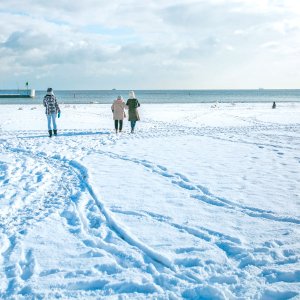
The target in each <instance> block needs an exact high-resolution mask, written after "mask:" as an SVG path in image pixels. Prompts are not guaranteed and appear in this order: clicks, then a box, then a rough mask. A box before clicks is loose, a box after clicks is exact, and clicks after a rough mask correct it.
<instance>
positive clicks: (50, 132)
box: [47, 115, 52, 137]
mask: <svg viewBox="0 0 300 300" xmlns="http://www.w3.org/2000/svg"><path fill="white" fill-rule="evenodd" d="M47 123H48V132H49V137H51V136H52V129H51V115H47Z"/></svg>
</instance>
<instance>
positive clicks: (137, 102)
mask: <svg viewBox="0 0 300 300" xmlns="http://www.w3.org/2000/svg"><path fill="white" fill-rule="evenodd" d="M140 106H141V105H140V103H139V101H138V100H137V99H136V107H140Z"/></svg>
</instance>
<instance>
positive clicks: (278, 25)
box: [0, 0, 300, 89]
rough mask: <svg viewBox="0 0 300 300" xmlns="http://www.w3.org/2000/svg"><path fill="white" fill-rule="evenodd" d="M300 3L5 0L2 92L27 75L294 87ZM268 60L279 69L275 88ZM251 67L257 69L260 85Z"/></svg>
mask: <svg viewBox="0 0 300 300" xmlns="http://www.w3.org/2000/svg"><path fill="white" fill-rule="evenodd" d="M5 2H6V3H5ZM298 3H299V2H298V1H294V0H286V1H284V2H283V1H277V0H251V1H250V0H226V1H225V0H211V1H204V0H198V1H197V0H186V1H183V0H181V1H179V0H173V1H171V0H160V1H159V0H152V1H149V2H148V3H146V4H145V3H144V2H141V1H138V0H125V1H120V0H119V1H110V2H108V1H99V0H86V1H84V2H80V1H73V2H72V1H68V0H60V1H58V0H53V1H38V0H28V1H26V2H25V1H21V0H10V1H2V2H1V3H0V26H1V33H0V54H1V57H0V63H1V65H2V67H1V70H0V83H2V85H3V86H2V88H3V87H5V86H4V85H5V84H7V85H9V84H11V83H13V82H15V81H16V80H22V77H24V76H26V79H27V80H29V79H30V80H31V82H33V81H34V82H35V86H36V88H39V87H44V86H45V85H46V86H47V85H48V84H46V83H47V80H49V81H51V84H52V85H53V86H56V85H58V87H59V88H64V87H66V86H68V88H93V89H95V88H101V89H102V88H111V86H118V87H123V88H130V87H131V86H134V87H135V88H179V87H181V88H185V87H190V88H208V87H210V88H213V87H214V88H224V87H227V88H239V87H249V88H251V87H253V88H256V87H257V86H267V84H268V85H270V87H273V88H276V87H277V88H284V87H294V86H295V84H297V82H299V78H297V77H295V76H294V77H293V78H291V74H299V73H298V72H296V67H298V68H299V60H300V58H299V55H297V54H299V49H300V45H299V42H297V41H298V40H299V41H300V21H299V19H300V18H299V17H300V7H299V4H298ZM281 53H284V54H285V55H287V54H289V55H290V56H291V57H285V56H282V57H280V54H281ZM278 60H280V63H279V62H278ZM291 63H292V64H291ZM266 64H269V66H270V67H274V68H275V69H276V71H277V72H278V77H274V76H272V78H273V81H272V82H270V79H269V77H270V74H269V72H267V71H266V70H265V69H266ZM287 64H291V65H290V66H289V71H288V68H287V67H286V65H287ZM262 65H263V66H264V68H262V67H261V66H262ZM249 69H251V70H252V71H251V72H254V70H258V71H259V74H258V75H257V76H255V78H254V77H253V80H249ZM291 69H295V72H293V71H292V70H291ZM61 74H63V75H61ZM233 74H238V76H236V77H234V80H230V78H232V77H233ZM287 76H289V79H290V80H289V81H288V80H286V77H287ZM55 78H57V80H56V79H55ZM283 79H284V80H283ZM283 82H284V83H285V86H282V83H283ZM0 88H1V86H0Z"/></svg>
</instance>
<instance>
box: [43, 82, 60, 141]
mask: <svg viewBox="0 0 300 300" xmlns="http://www.w3.org/2000/svg"><path fill="white" fill-rule="evenodd" d="M43 105H44V106H45V107H46V116H47V120H48V132H49V137H52V125H53V134H54V135H57V125H56V114H57V113H59V114H60V108H59V106H58V103H57V100H56V97H55V96H54V93H53V89H52V88H48V89H47V94H46V96H45V97H44V100H43ZM51 123H52V124H51Z"/></svg>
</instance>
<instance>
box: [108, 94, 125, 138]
mask: <svg viewBox="0 0 300 300" xmlns="http://www.w3.org/2000/svg"><path fill="white" fill-rule="evenodd" d="M125 106H126V104H125V102H124V100H123V98H122V96H118V98H117V99H116V100H115V101H114V102H113V104H112V106H111V110H112V112H113V119H114V121H115V130H116V133H118V130H119V132H121V131H122V127H123V120H124V117H126V115H125Z"/></svg>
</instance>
